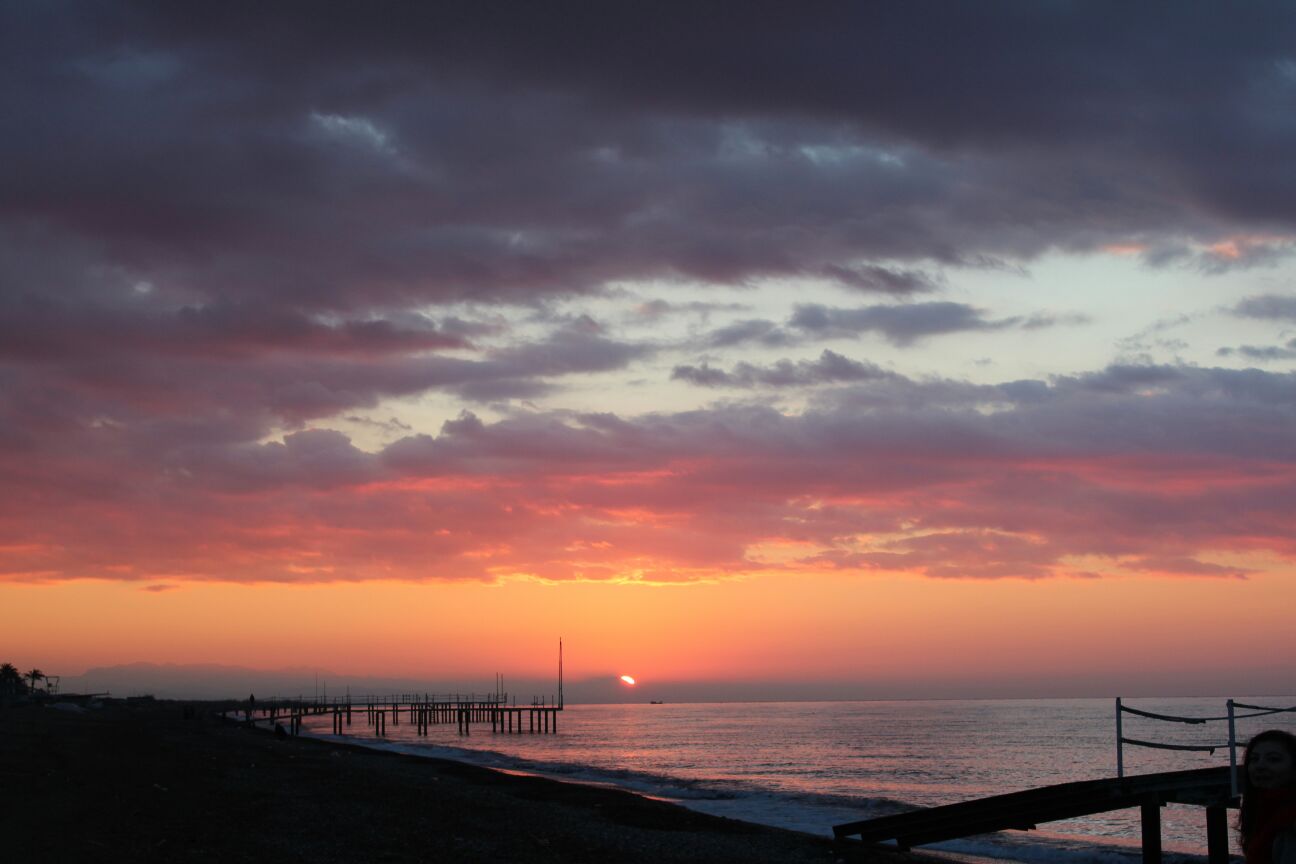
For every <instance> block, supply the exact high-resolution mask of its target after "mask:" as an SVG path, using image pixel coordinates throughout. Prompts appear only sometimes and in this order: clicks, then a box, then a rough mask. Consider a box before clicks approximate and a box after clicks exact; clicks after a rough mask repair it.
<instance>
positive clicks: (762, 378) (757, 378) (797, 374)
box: [671, 350, 899, 388]
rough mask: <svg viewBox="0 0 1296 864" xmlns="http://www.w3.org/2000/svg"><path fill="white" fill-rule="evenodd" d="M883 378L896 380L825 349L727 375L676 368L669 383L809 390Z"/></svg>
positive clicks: (704, 367) (703, 368)
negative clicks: (812, 356)
mask: <svg viewBox="0 0 1296 864" xmlns="http://www.w3.org/2000/svg"><path fill="white" fill-rule="evenodd" d="M887 377H894V378H899V376H897V375H895V373H893V372H887V371H886V370H885V369H883V368H881V367H880V366H878V365H876V364H874V363H861V362H859V361H858V360H851V359H850V358H849V357H843V356H842V355H841V354H838V353H836V352H834V351H828V350H825V351H824V352H823V353H822V354H820V355H819V358H818V359H817V360H799V361H796V362H793V361H791V360H780V361H778V362H777V363H774V364H772V365H769V366H758V365H755V364H752V363H739V364H738V365H737V366H735V367H734V368H733V371H731V372H725V371H724V370H721V369H713V368H711V367H710V366H708V365H707V364H705V363H704V364H702V365H701V366H689V365H681V366H676V367H675V368H674V369H673V370H672V371H671V380H673V381H687V382H688V383H690V384H697V385H700V386H703V387H739V388H751V387H813V386H815V385H819V384H838V383H842V382H849V381H866V380H870V379H875V378H887Z"/></svg>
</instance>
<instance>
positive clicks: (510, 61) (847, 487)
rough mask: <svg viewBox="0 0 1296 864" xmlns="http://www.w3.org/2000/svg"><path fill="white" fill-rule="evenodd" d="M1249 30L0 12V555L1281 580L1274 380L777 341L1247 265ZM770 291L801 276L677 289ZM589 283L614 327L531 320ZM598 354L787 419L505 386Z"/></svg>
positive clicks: (811, 20) (974, 21)
mask: <svg viewBox="0 0 1296 864" xmlns="http://www.w3.org/2000/svg"><path fill="white" fill-rule="evenodd" d="M1114 18H1119V20H1120V21H1121V26H1120V27H1119V28H1117V29H1116V30H1113V28H1112V26H1111V21H1112V20H1113V19H1114ZM1292 44H1296V15H1294V14H1292V13H1290V12H1289V11H1287V10H1285V9H1283V8H1281V7H1278V6H1263V7H1254V8H1246V9H1230V10H1229V12H1228V14H1227V15H1222V14H1215V13H1213V12H1212V10H1210V9H1209V8H1208V7H1204V6H1203V7H1192V8H1180V7H1176V8H1175V9H1174V10H1173V14H1168V13H1167V12H1166V10H1164V9H1159V8H1155V7H1153V6H1146V7H1145V6H1139V7H1134V8H1131V7H1129V6H1128V4H1120V5H1117V4H1111V3H1089V4H1079V5H1076V4H1039V3H1034V2H1003V3H994V4H976V5H975V6H973V5H957V6H952V5H950V4H945V3H928V2H925V0H920V2H912V3H905V4H898V5H896V6H893V7H892V6H887V7H879V6H874V5H867V6H851V5H842V4H831V3H811V4H810V5H806V4H798V5H796V6H795V7H793V6H790V5H788V4H782V3H756V4H754V5H753V4H751V3H744V4H738V5H731V4H718V5H717V4H678V5H676V6H673V7H671V8H670V9H669V12H668V13H667V12H663V11H662V9H661V8H660V7H656V6H649V5H643V6H626V5H624V4H611V5H610V4H594V3H565V2H563V3H558V4H543V5H525V4H513V5H510V6H509V7H508V8H507V11H506V13H503V12H501V10H500V8H499V7H492V6H490V5H489V4H480V3H463V4H456V3H449V4H445V3H439V4H434V5H426V6H421V5H414V4H406V5H398V6H392V7H389V8H384V9H383V10H382V13H381V14H377V13H376V12H375V11H374V9H373V7H372V6H371V5H368V4H348V3H341V4H328V5H327V6H326V7H321V6H320V5H319V4H295V3H283V4H273V5H271V6H266V5H265V4H246V3H237V2H235V3H225V4H220V5H219V6H208V7H201V8H194V7H191V6H183V7H181V6H177V5H175V4H167V3H151V2H137V3H123V4H114V5H111V6H105V5H103V4H94V3H75V2H73V3H66V4H37V5H20V4H14V5H10V6H7V7H6V8H5V9H4V10H3V11H0V57H3V60H0V64H3V68H4V73H5V81H6V85H5V86H4V87H3V88H0V117H3V118H4V119H3V120H2V121H0V123H3V124H4V128H5V131H6V134H5V135H3V136H0V139H2V141H3V143H0V149H2V154H0V155H3V158H2V159H0V188H3V189H4V190H5V194H4V195H3V196H0V481H2V483H3V488H4V489H5V492H6V494H5V495H4V496H3V500H0V574H2V577H3V578H6V579H37V578H51V579H57V578H72V577H76V576H100V577H104V578H121V579H145V578H147V579H163V580H166V584H174V583H176V582H178V581H180V580H183V579H186V578H195V579H245V580H258V579H266V580H279V581H284V580H303V581H312V580H332V579H369V578H386V577H395V578H409V579H423V578H431V579H494V578H503V577H509V576H518V575H529V576H534V577H539V578H546V579H573V578H586V579H639V580H661V581H680V580H695V579H711V578H720V577H724V576H726V575H730V574H736V573H745V572H751V571H756V570H761V569H765V568H772V567H787V568H805V569H814V568H827V567H831V568H848V569H852V570H858V571H861V572H870V571H876V570H879V569H903V570H906V571H912V572H917V573H923V574H927V575H931V576H939V577H951V578H953V577H980V578H993V577H1003V576H1013V577H1026V578H1039V577H1046V576H1052V575H1059V574H1068V573H1072V574H1088V573H1093V572H1098V571H1102V572H1123V571H1128V572H1137V573H1147V572H1158V573H1161V572H1164V573H1174V574H1181V575H1191V576H1235V575H1246V573H1247V571H1248V569H1249V568H1250V567H1252V566H1253V565H1252V564H1250V563H1240V562H1250V561H1253V560H1258V559H1261V558H1264V557H1266V556H1268V557H1270V558H1273V557H1275V556H1276V557H1278V558H1281V559H1284V560H1290V559H1291V558H1292V556H1293V554H1296V549H1294V548H1293V545H1292V540H1291V539H1290V537H1291V532H1290V525H1291V523H1292V516H1293V515H1294V513H1293V503H1294V502H1293V496H1292V493H1291V491H1290V490H1291V489H1292V488H1296V487H1293V485H1292V480H1293V476H1292V474H1293V457H1294V456H1296V450H1294V449H1293V447H1294V445H1293V441H1294V440H1296V436H1293V435H1292V434H1291V431H1292V429H1293V428H1296V426H1294V425H1293V420H1296V418H1294V417H1293V412H1294V410H1296V408H1294V406H1296V398H1294V396H1296V390H1294V385H1293V379H1292V375H1291V374H1290V373H1283V372H1281V371H1272V372H1263V371H1257V370H1245V371H1237V370H1227V369H1212V368H1198V367H1193V366H1190V365H1187V364H1153V363H1144V364H1140V365H1112V366H1110V367H1109V368H1106V369H1104V370H1102V371H1098V372H1083V371H1078V372H1076V373H1075V374H1072V375H1066V376H1058V377H1053V378H1048V377H1045V376H1036V377H1034V378H1031V379H1029V380H1020V381H1005V382H1001V383H998V384H971V383H968V382H966V381H963V380H959V379H957V378H956V377H952V376H927V377H922V376H918V375H906V374H902V373H901V372H899V371H895V370H894V369H892V368H891V367H889V366H883V365H879V364H878V363H875V362H873V361H871V360H868V359H864V355H862V354H861V355H855V354H853V353H852V354H851V355H850V356H848V354H846V353H837V352H835V351H830V350H824V349H823V346H822V345H821V344H819V343H822V342H824V341H828V340H834V339H849V340H852V341H854V342H856V343H859V344H864V343H866V342H867V341H868V340H874V341H877V342H880V343H885V345H884V346H883V347H885V348H888V349H889V348H902V349H905V350H906V351H916V350H918V349H920V348H922V347H923V346H925V345H927V344H928V343H930V342H937V341H938V340H946V339H956V338H958V337H959V336H960V335H962V334H968V333H976V332H997V331H1004V332H1008V331H1010V330H1032V329H1039V328H1043V327H1051V326H1057V325H1063V324H1083V323H1086V322H1087V321H1088V319H1087V318H1086V317H1085V316H1084V315H1083V314H1073V315H1069V316H1063V317H1060V318H1059V317H1050V316H1048V315H1044V314H1035V315H1033V316H1032V315H1031V314H1029V313H1020V312H1000V311H998V310H997V309H996V308H994V307H993V306H992V305H990V304H981V303H979V302H964V299H966V298H962V299H960V298H950V297H942V296H940V295H941V294H942V293H943V292H945V291H946V290H947V289H949V288H950V286H951V283H952V282H953V280H954V278H955V277H956V276H957V274H959V273H971V272H975V273H977V274H981V275H984V274H986V273H992V274H993V273H1001V272H1003V273H1007V272H1019V271H1020V270H1021V269H1022V268H1024V267H1026V266H1028V265H1030V264H1031V263H1032V262H1033V261H1035V260H1037V259H1039V258H1040V257H1041V256H1044V255H1046V254H1049V253H1052V252H1059V251H1061V252H1068V253H1077V254H1108V253H1110V251H1111V250H1113V249H1121V250H1126V251H1134V252H1137V253H1138V254H1140V255H1141V256H1142V261H1143V262H1145V264H1146V265H1147V266H1150V267H1169V266H1179V265H1182V264H1184V263H1189V264H1195V265H1196V267H1197V269H1198V270H1204V271H1209V272H1212V273H1217V274H1227V273H1231V272H1235V271H1240V270H1241V269H1242V268H1245V267H1248V266H1258V265H1262V264H1273V263H1274V262H1276V261H1281V260H1282V258H1283V256H1285V255H1286V254H1288V252H1289V251H1290V249H1291V247H1292V238H1293V237H1296V173H1294V172H1293V170H1292V160H1291V158H1290V154H1291V153H1292V152H1296V126H1293V124H1291V123H1290V120H1289V117H1290V105H1291V100H1292V97H1293V95H1296V71H1294V70H1296V65H1294V63H1296V60H1294V59H1293V55H1292V53H1291V47H1290V46H1291V45H1292ZM1009 97H1010V98H1009ZM771 282H773V283H777V284H786V285H789V286H807V285H809V286H816V287H815V291H817V292H819V293H814V292H811V291H810V290H809V289H802V288H789V289H787V292H788V293H787V296H786V297H785V298H784V299H785V300H786V302H787V305H788V310H787V313H788V314H787V317H785V318H783V317H779V313H777V312H774V311H771V310H769V309H765V308H759V309H758V308H755V306H753V307H752V308H751V309H750V310H747V309H746V308H735V306H734V304H726V303H724V302H721V301H720V300H717V299H714V298H710V297H708V296H706V292H707V291H708V290H711V289H716V290H718V289H719V288H721V287H723V288H727V289H746V288H752V287H753V286H759V285H764V284H768V283H771ZM663 285H664V286H670V287H672V288H674V289H679V288H680V286H685V285H687V286H692V287H693V289H694V290H695V292H696V293H697V294H698V295H699V296H698V297H697V299H694V300H691V301H683V302H681V301H678V300H676V301H667V300H664V299H660V298H657V297H656V296H654V295H653V289H654V286H663ZM801 290H805V292H806V293H805V294H804V296H802V294H800V293H798V292H799V291H801ZM630 297H633V300H627V299H626V298H630ZM832 298H835V299H832ZM618 300H623V301H624V305H625V306H626V307H627V308H625V309H623V310H622V311H623V312H624V313H625V318H626V320H633V321H635V322H636V323H637V324H638V325H639V326H643V327H649V328H651V327H653V326H657V327H660V329H659V330H654V331H651V333H650V335H647V336H644V335H642V333H640V335H635V336H631V335H627V333H628V332H630V331H629V330H626V331H618V330H617V329H616V328H615V327H612V326H610V325H608V323H607V321H608V320H611V318H607V319H599V318H597V317H596V316H593V315H587V314H582V313H570V310H566V309H564V310H563V311H556V310H557V309H558V307H559V306H561V305H562V304H564V303H567V304H580V303H585V302H589V303H593V302H595V301H600V302H607V303H614V302H616V301H618ZM1055 305H1057V304H1052V303H1045V302H1041V303H1040V304H1039V307H1038V308H1053V307H1054V306H1055ZM1059 308H1069V307H1065V306H1062V307H1059ZM1229 308H1231V310H1232V311H1233V312H1234V313H1235V315H1236V317H1238V318H1240V319H1248V320H1251V321H1254V320H1257V319H1264V320H1274V321H1279V322H1287V323H1290V322H1291V321H1292V320H1293V317H1296V313H1294V312H1293V308H1292V298H1291V297H1290V296H1289V295H1288V294H1282V293H1271V294H1264V295H1258V294H1257V295H1253V296H1252V297H1251V298H1250V299H1245V300H1242V301H1237V302H1235V303H1234V304H1233V305H1232V306H1231V307H1229ZM569 313H570V314H569ZM712 313H715V314H716V315H717V317H718V319H719V318H720V315H721V313H723V318H722V319H720V320H717V322H716V323H715V324H714V326H712V325H711V324H710V319H709V318H708V316H710V315H711V314H712ZM690 316H693V317H690ZM694 317H696V319H698V320H701V321H703V322H705V326H701V325H699V326H698V327H697V328H696V329H695V330H692V331H690V332H688V333H687V334H682V333H681V332H679V330H678V329H672V328H673V327H674V326H675V325H674V324H670V325H668V323H667V322H670V321H678V320H682V319H685V318H688V319H689V320H693V318H694ZM1289 338H1290V334H1287V336H1284V337H1283V339H1284V340H1288V339H1289ZM681 346H684V347H683V348H681ZM685 350H690V351H704V352H708V353H707V354H706V355H705V356H703V357H691V358H687V359H688V362H685V358H683V357H681V356H679V353H682V352H683V351H685ZM798 350H804V351H807V352H810V353H809V354H807V355H799V354H796V353H795V352H796V351H798ZM860 350H861V351H865V350H867V349H866V348H861V349H860ZM1292 350H1293V346H1292V343H1291V342H1290V341H1284V342H1282V343H1281V344H1280V345H1274V346H1255V345H1245V346H1241V347H1237V348H1228V349H1225V351H1226V352H1232V353H1231V354H1228V353H1226V354H1225V356H1242V357H1247V358H1253V359H1256V360H1265V361H1268V362H1277V361H1283V360H1286V359H1290V357H1291V356H1292V353H1291V352H1292ZM743 351H746V352H753V353H752V354H743V355H741V356H738V355H739V352H743ZM672 352H677V353H675V354H672ZM753 354H759V355H760V356H759V358H758V357H756V356H753ZM1270 368H1272V367H1270ZM622 373H624V376H625V377H626V378H628V377H629V376H630V375H631V374H633V375H635V376H639V379H641V380H644V381H648V382H649V383H652V384H658V385H662V386H663V387H665V386H674V387H675V388H677V389H678V390H679V391H687V392H688V393H690V394H693V393H699V392H701V393H706V394H714V395H727V396H729V397H732V396H735V395H737V396H741V397H743V398H744V399H747V398H748V397H750V398H751V399H752V400H759V399H761V398H765V397H766V396H768V395H769V394H771V393H781V394H787V393H795V394H797V395H798V396H800V397H803V399H804V401H805V403H806V407H805V408H804V409H802V408H800V407H797V408H796V409H795V410H793V409H790V408H787V406H785V405H783V404H782V403H777V402H776V403H774V404H763V403H760V402H754V401H737V402H735V401H720V402H717V403H716V404H713V405H708V406H703V407H692V408H683V407H680V406H679V405H677V404H668V402H669V400H667V402H664V403H662V404H661V405H655V404H646V405H645V406H644V407H643V409H642V410H639V411H630V412H627V411H620V412H612V411H608V412H606V413H595V412H591V411H589V410H588V409H587V408H584V409H581V410H574V409H570V408H563V407H561V405H558V404H556V403H548V404H545V405H543V406H540V407H533V408H527V407H524V406H523V405H522V404H521V402H522V400H527V399H540V398H542V397H553V398H555V399H557V397H559V396H561V395H562V394H563V393H564V392H565V388H577V387H579V386H581V384H582V382H588V381H591V380H594V381H596V383H595V384H592V385H589V386H592V387H611V386H617V385H610V384H608V381H610V380H612V379H611V377H610V376H613V375H614V374H622ZM598 376H605V377H603V378H599V377H598ZM617 380H618V381H621V380H623V379H617ZM685 385H694V389H689V388H688V387H686V386H685ZM696 388H709V389H706V390H699V389H696ZM723 390H727V391H733V392H730V393H727V394H725V393H722V392H721V391H723ZM431 396H435V397H437V398H440V399H444V400H447V401H450V402H455V403H456V407H457V408H458V407H462V408H463V409H464V413H462V414H461V415H460V416H459V417H458V418H457V419H454V420H451V421H449V422H446V423H445V424H444V425H443V426H441V428H440V429H439V430H438V431H436V433H435V434H431V433H432V429H421V428H417V427H414V426H412V425H411V424H410V423H409V422H407V420H406V419H402V418H400V417H397V416H395V413H394V412H395V411H396V409H391V408H390V403H393V402H399V401H400V400H406V403H405V404H412V403H413V402H414V401H415V400H418V399H420V398H424V397H431ZM703 398H710V395H706V396H704V397H703ZM597 401H598V400H597V396H595V397H591V398H589V399H587V400H586V401H585V402H584V403H582V404H585V405H586V406H588V404H590V403H591V402H597ZM483 406H493V407H492V410H493V412H494V413H492V412H490V411H487V410H486V408H484V407H483ZM380 408H381V410H380ZM389 414H390V415H392V419H391V420H387V419H375V418H376V417H377V416H379V415H381V416H382V417H386V416H387V415H389ZM344 423H351V424H354V425H362V424H370V425H371V426H374V428H378V427H379V425H380V426H381V429H382V430H383V435H384V436H385V437H383V438H382V441H381V443H379V444H374V443H373V442H372V441H361V440H359V439H360V436H358V435H357V436H356V437H355V438H354V439H353V438H352V437H350V436H348V435H347V434H344V433H343V432H342V431H339V427H344Z"/></svg>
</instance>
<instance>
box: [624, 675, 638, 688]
mask: <svg viewBox="0 0 1296 864" xmlns="http://www.w3.org/2000/svg"><path fill="white" fill-rule="evenodd" d="M621 680H622V681H624V682H625V683H627V684H629V685H630V686H631V687H633V686H635V680H634V679H633V678H631V677H630V676H629V675H622V676H621Z"/></svg>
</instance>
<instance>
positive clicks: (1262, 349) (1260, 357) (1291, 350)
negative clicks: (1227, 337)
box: [1215, 339, 1296, 363]
mask: <svg viewBox="0 0 1296 864" xmlns="http://www.w3.org/2000/svg"><path fill="white" fill-rule="evenodd" d="M1215 353H1216V354H1217V355H1218V356H1220V357H1233V356H1239V357H1245V358H1246V359H1248V360H1257V361H1260V362H1262V363H1267V362H1272V361H1274V360H1296V339H1289V340H1287V344H1285V345H1239V346H1238V347H1236V348H1220V349H1219V350H1217V351H1216V352H1215Z"/></svg>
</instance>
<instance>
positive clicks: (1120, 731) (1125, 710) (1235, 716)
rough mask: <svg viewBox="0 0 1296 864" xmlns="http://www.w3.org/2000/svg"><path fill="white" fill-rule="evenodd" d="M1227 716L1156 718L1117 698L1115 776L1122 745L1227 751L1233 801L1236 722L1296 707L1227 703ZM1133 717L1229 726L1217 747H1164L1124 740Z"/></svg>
mask: <svg viewBox="0 0 1296 864" xmlns="http://www.w3.org/2000/svg"><path fill="white" fill-rule="evenodd" d="M1225 705H1226V708H1227V713H1226V714H1223V715H1221V716H1219V717H1179V716H1176V715H1174V714H1158V713H1155V712H1153V711H1143V710H1142V709H1139V708H1131V707H1129V706H1128V705H1126V704H1124V701H1123V700H1122V699H1121V698H1120V697H1119V696H1118V697H1116V776H1117V777H1124V776H1125V745H1126V744H1129V745H1131V746H1133V747H1151V748H1154V749H1157V750H1188V751H1195V752H1200V753H1210V754H1212V755H1214V753H1215V751H1216V750H1219V749H1221V748H1224V747H1227V748H1228V751H1229V782H1230V787H1231V794H1232V795H1233V796H1234V797H1236V796H1237V794H1238V791H1239V787H1238V764H1237V721H1238V720H1240V719H1243V718H1247V717H1264V716H1266V715H1269V714H1285V713H1292V712H1296V705H1293V706H1292V707H1290V708H1274V707H1272V706H1269V705H1248V704H1246V703H1245V702H1238V701H1236V700H1234V699H1229V700H1228V701H1227V702H1226V703H1225ZM1238 709H1241V710H1243V711H1250V712H1252V713H1249V714H1239V713H1238ZM1126 714H1133V715H1135V716H1138V717H1146V718H1148V719H1151V720H1160V721H1163V722H1166V723H1187V724H1190V725H1204V724H1206V723H1217V722H1223V721H1227V722H1228V740H1227V741H1224V742H1221V743H1219V744H1166V743H1163V742H1159V741H1143V740H1141V739H1138V738H1126V737H1125V734H1124V722H1123V721H1124V716H1125V715H1126Z"/></svg>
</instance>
